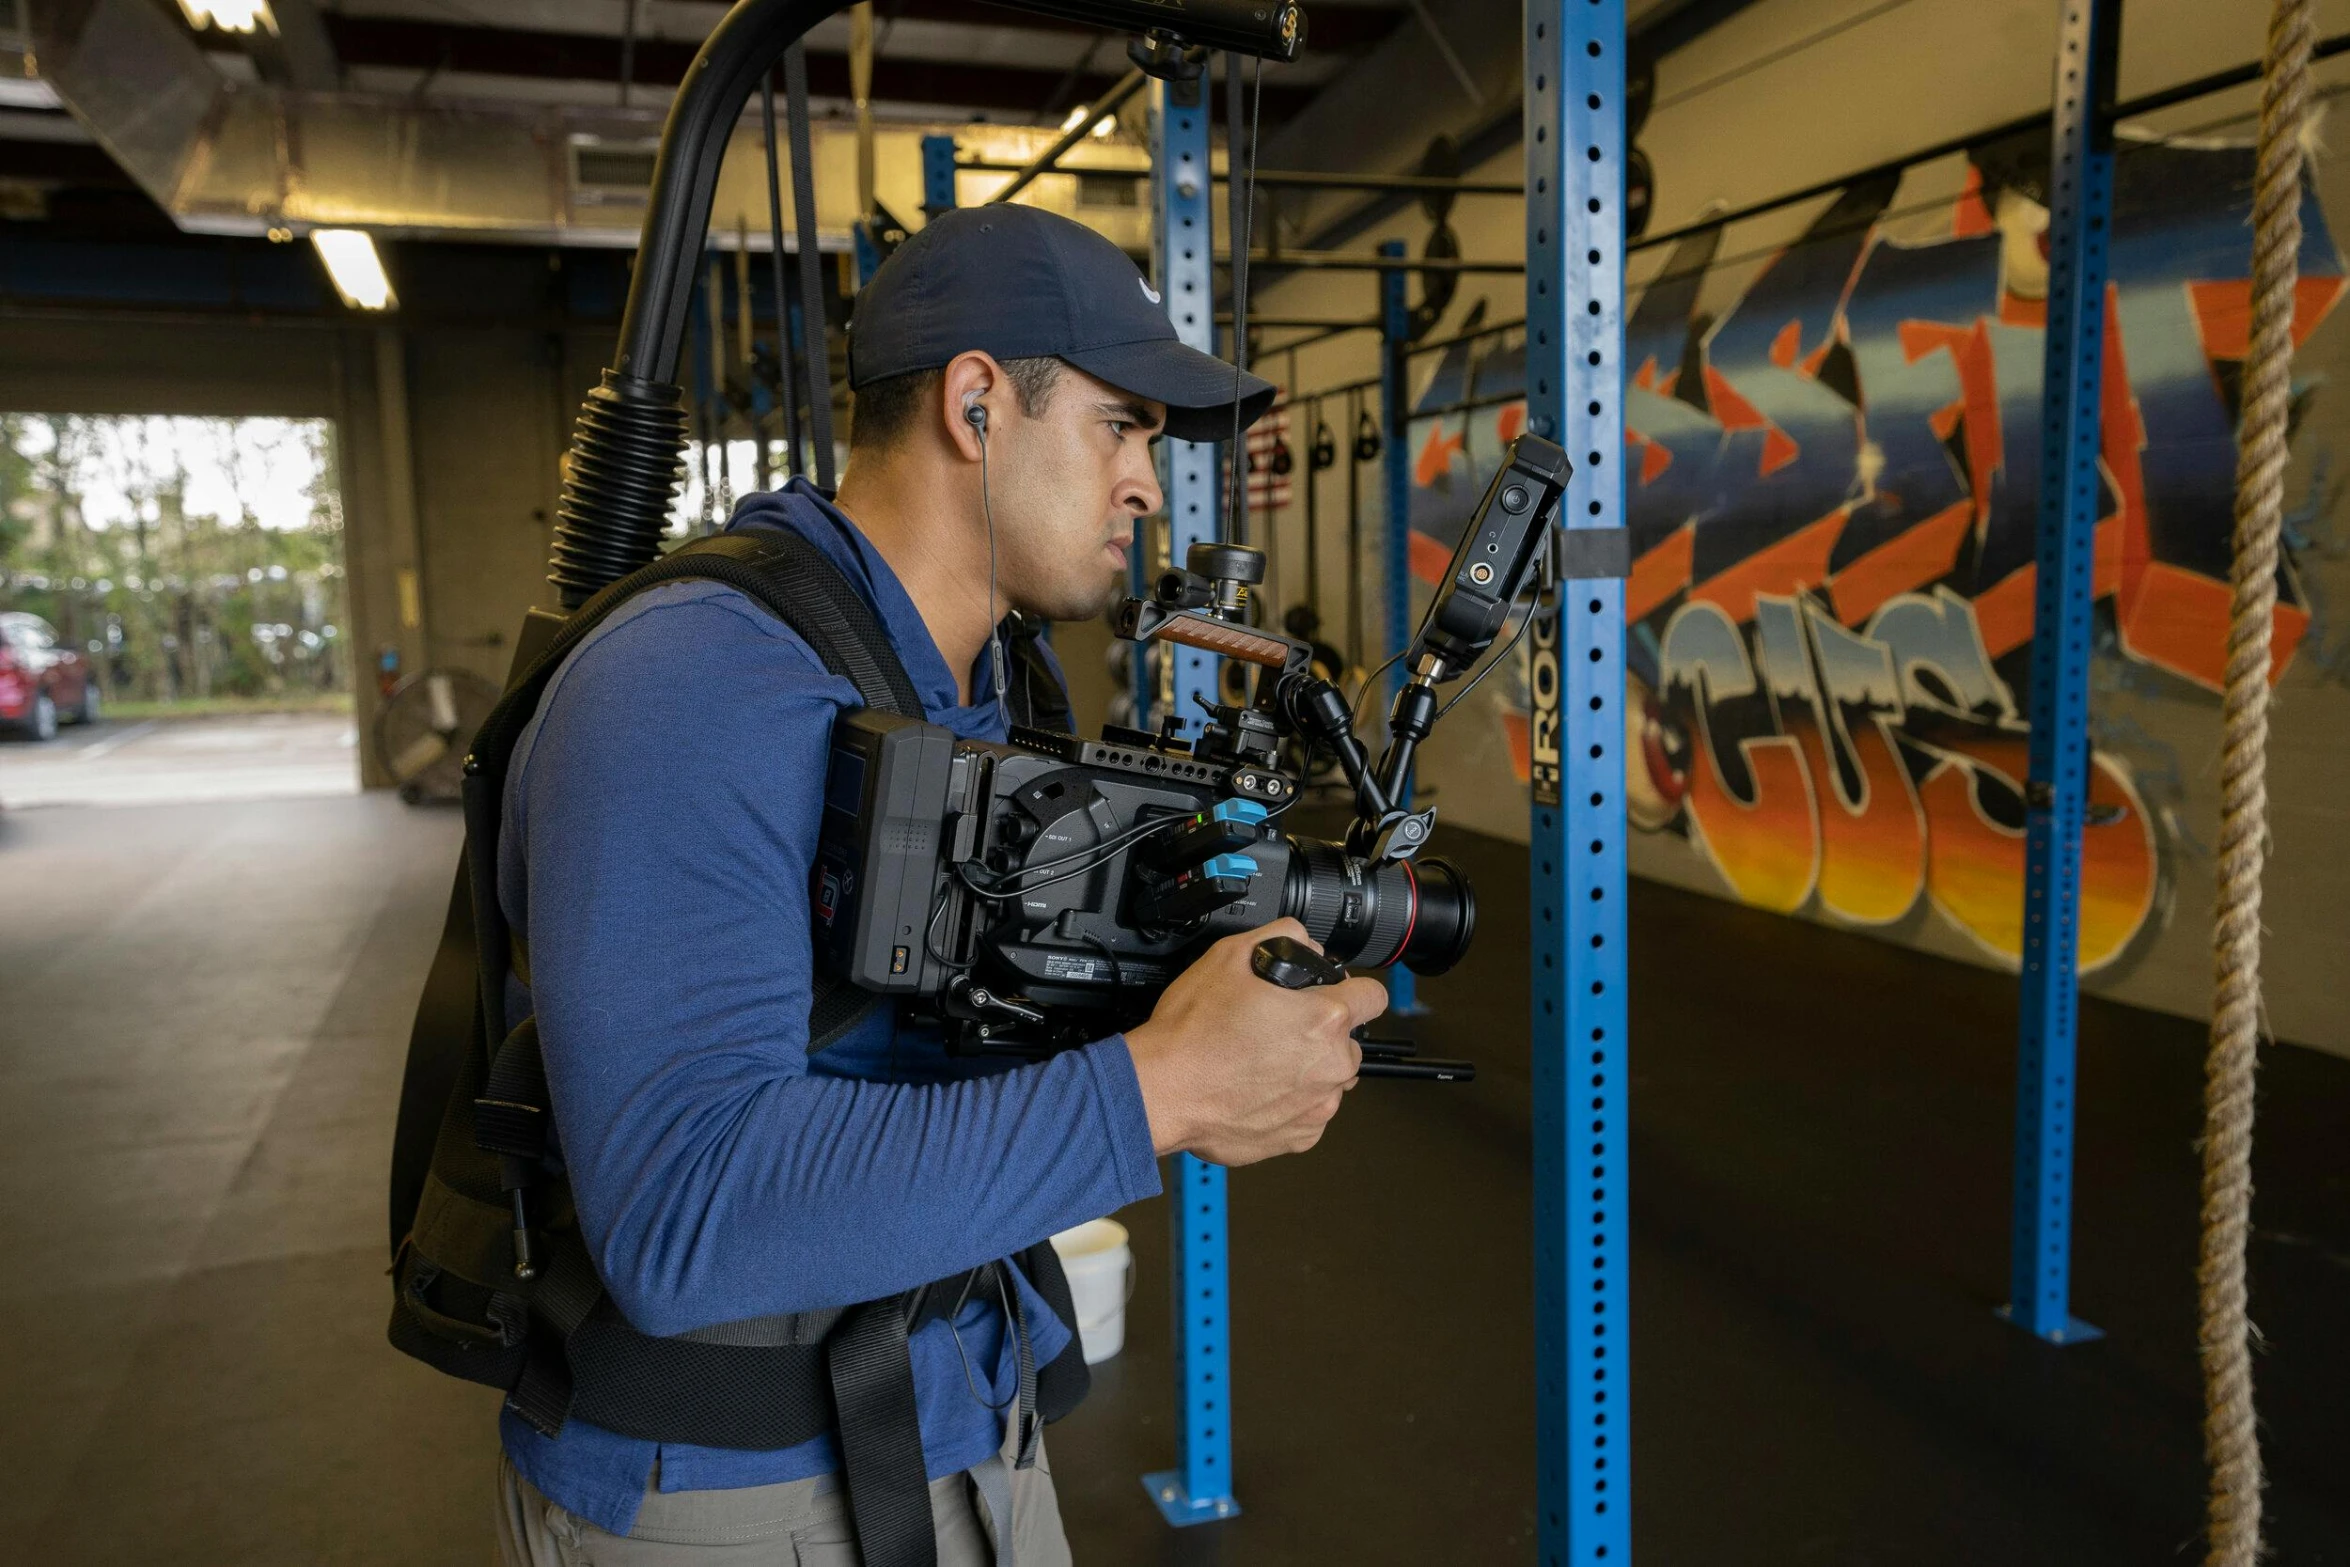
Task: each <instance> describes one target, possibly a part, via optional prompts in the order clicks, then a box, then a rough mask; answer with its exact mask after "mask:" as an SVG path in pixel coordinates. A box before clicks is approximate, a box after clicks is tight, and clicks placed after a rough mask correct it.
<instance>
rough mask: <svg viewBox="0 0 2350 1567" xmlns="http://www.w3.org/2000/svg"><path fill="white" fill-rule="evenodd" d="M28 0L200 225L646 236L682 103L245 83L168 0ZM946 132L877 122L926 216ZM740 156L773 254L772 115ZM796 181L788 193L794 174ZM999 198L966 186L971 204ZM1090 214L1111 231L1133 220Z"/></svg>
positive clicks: (723, 213) (823, 226) (77, 73)
mask: <svg viewBox="0 0 2350 1567" xmlns="http://www.w3.org/2000/svg"><path fill="white" fill-rule="evenodd" d="M4 3H5V0H0V4H4ZM25 5H26V9H27V11H28V13H29V15H28V21H29V23H30V28H29V31H30V33H31V39H32V45H33V59H34V63H35V64H36V66H37V68H38V70H39V72H40V74H41V76H42V77H43V78H44V79H45V80H46V81H47V82H48V83H49V85H50V86H51V87H52V88H54V89H55V91H56V93H57V96H58V98H59V99H60V100H61V101H62V102H63V103H64V104H65V106H66V107H67V108H68V109H70V110H71V111H72V112H73V114H74V115H75V117H76V118H78V119H79V120H80V121H81V122H82V124H83V125H85V126H86V127H87V128H88V129H89V131H90V134H91V135H92V136H93V137H94V138H95V139H96V140H97V141H98V143H99V145H101V146H102V147H104V148H105V150H106V151H107V153H108V154H109V155H111V156H112V157H113V159H114V160H115V162H117V163H118V164H120V165H121V166H122V168H123V169H124V171H125V172H127V173H128V174H129V175H130V176H131V177H132V178H133V179H135V180H136V181H138V183H139V185H140V186H141V187H142V188H143V189H144V190H145V191H146V192H147V194H148V195H149V196H151V197H152V198H153V199H154V200H155V202H156V204H157V205H159V206H161V207H162V208H163V209H164V210H165V211H166V212H168V213H170V214H171V216H172V218H173V219H174V220H175V221H176V222H177V223H178V224H179V226H180V227H181V228H183V229H188V230H191V231H195V232H201V233H215V234H264V233H267V232H268V231H270V230H272V229H291V230H294V231H296V232H303V231H307V230H309V229H313V228H363V229H369V230H372V231H375V232H377V233H381V234H390V235H397V236H410V237H421V238H440V239H477V240H504V241H511V242H515V243H534V244H559V245H588V246H605V245H608V246H634V245H635V244H636V241H637V232H638V228H639V226H640V224H641V223H642V221H643V218H644V206H645V194H646V190H647V188H648V186H649V185H650V183H651V175H652V161H653V152H654V149H655V147H656V146H657V145H658V143H659V141H660V135H661V121H662V118H663V116H664V113H665V110H664V109H661V108H648V109H633V110H631V109H620V108H617V107H614V108H610V109H600V108H593V107H582V106H578V105H556V104H522V103H488V102H484V103H467V102H460V101H456V100H452V99H417V98H413V97H402V96H389V95H383V94H369V93H356V92H304V91H298V90H295V89H291V88H285V87H279V86H274V85H269V84H255V83H251V82H241V81H234V80H231V79H230V78H228V77H226V76H224V75H223V74H222V73H221V72H220V71H218V70H216V69H215V68H214V67H213V65H212V63H211V62H210V61H209V60H208V59H207V58H206V57H205V55H204V52H203V51H202V50H201V49H200V48H198V47H197V45H196V43H195V41H194V39H192V38H191V37H190V36H189V35H188V33H187V32H186V31H185V30H184V29H183V28H182V27H181V26H180V25H179V23H178V21H177V20H176V19H175V18H174V17H173V16H171V15H170V13H169V12H168V11H167V10H166V9H165V8H164V7H163V6H160V5H157V4H156V3H155V0H25ZM942 128H949V127H929V126H899V125H883V126H881V127H879V128H878V130H879V134H878V137H877V145H876V149H875V150H876V159H877V163H878V176H879V194H880V198H881V200H882V202H883V204H884V205H886V206H888V207H889V208H891V209H892V210H894V211H897V212H904V213H913V212H918V211H919V210H921V207H922V163H921V137H922V135H923V134H924V132H925V131H928V130H935V129H942ZM814 129H815V136H814V138H813V140H814V150H815V154H816V181H815V184H816V195H817V225H818V228H819V230H820V232H821V234H822V237H823V245H824V248H826V249H827V250H833V249H846V248H847V247H848V242H849V227H850V224H851V222H852V221H853V220H854V219H855V217H856V216H857V213H856V194H857V170H856V156H857V154H856V140H855V135H854V132H853V131H852V130H851V129H849V128H848V127H846V126H840V127H835V126H832V125H830V124H827V123H826V122H823V121H819V122H818V123H817V124H816V126H815V128H814ZM951 129H952V130H953V131H954V132H955V133H956V134H957V135H959V136H961V137H962V138H963V139H964V141H965V142H966V144H969V145H972V150H974V151H979V152H981V154H982V155H983V156H985V157H987V158H990V159H991V160H993V159H1004V158H1012V159H1019V158H1021V157H1022V156H1023V155H1024V152H1023V149H1024V148H1026V147H1027V145H1028V144H1029V142H1031V141H1033V142H1034V143H1035V144H1036V145H1037V146H1039V147H1041V146H1042V145H1043V144H1044V143H1045V142H1047V141H1050V140H1051V138H1052V134H1053V133H1052V131H1051V129H1050V128H1049V127H1047V128H1045V129H1044V130H1042V131H1041V132H1034V133H1031V132H1028V131H1027V130H1025V129H1024V128H1017V127H985V128H982V127H977V126H970V125H957V126H953V127H951ZM975 134H976V135H977V136H978V137H980V138H981V140H982V141H983V142H984V143H985V146H984V147H982V146H980V145H979V144H977V143H974V135H975ZM731 152H732V155H731V156H730V157H728V159H727V160H726V165H725V169H724V171H723V173H722V174H721V176H720V179H719V185H718V191H717V197H716V200H715V202H714V204H713V206H712V209H711V215H710V228H711V233H712V236H713V239H714V240H715V241H716V242H718V243H720V244H724V243H726V242H727V241H728V240H729V238H731V237H732V236H734V235H737V234H747V236H748V241H749V243H750V244H751V245H753V246H754V247H757V248H764V246H765V243H766V235H767V186H766V170H765V163H764V154H763V152H762V149H761V143H760V137H759V134H758V124H757V118H756V113H755V111H754V113H753V115H752V116H751V118H750V119H749V120H748V122H747V123H746V124H745V125H743V126H740V127H738V128H737V129H736V132H735V137H734V141H733V144H732V148H731ZM783 177H784V184H785V187H786V198H785V199H786V201H787V202H788V201H789V199H790V197H789V185H790V171H789V169H788V168H787V169H785V170H784V171H783ZM971 183H972V185H973V186H977V185H978V183H979V182H978V180H977V179H974V180H973V181H972V182H971ZM1059 183H1064V184H1066V185H1068V186H1069V187H1071V188H1070V189H1069V190H1067V191H1061V190H1049V191H1046V192H1044V193H1042V194H1043V203H1042V204H1045V205H1062V206H1063V207H1064V209H1065V210H1070V211H1071V212H1072V213H1073V214H1074V207H1075V191H1074V186H1075V184H1076V181H1075V180H1074V178H1071V179H1068V180H1066V181H1063V182H1059ZM980 194H981V192H979V191H978V190H976V189H967V190H966V193H965V199H966V200H975V199H978V196H979V195H980ZM787 211H788V208H787ZM1085 216H1086V217H1087V219H1088V221H1092V222H1094V224H1095V226H1097V227H1101V228H1103V229H1104V230H1105V232H1110V231H1111V230H1112V229H1114V228H1116V227H1117V225H1115V224H1112V223H1105V222H1102V221H1100V217H1099V215H1098V214H1095V213H1092V212H1088V213H1087V214H1085ZM1118 216H1124V215H1123V214H1120V215H1118ZM1127 226H1132V227H1135V228H1136V232H1135V233H1133V234H1127V233H1124V232H1110V237H1111V238H1113V239H1116V240H1118V241H1119V242H1120V243H1122V244H1127V245H1129V246H1139V245H1141V244H1143V243H1144V242H1145V238H1146V236H1145V235H1144V234H1143V233H1142V231H1141V228H1140V221H1139V216H1138V218H1137V221H1136V222H1135V223H1132V224H1129V225H1127Z"/></svg>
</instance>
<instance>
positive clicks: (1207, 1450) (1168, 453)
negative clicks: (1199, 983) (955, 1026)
mask: <svg viewBox="0 0 2350 1567" xmlns="http://www.w3.org/2000/svg"><path fill="white" fill-rule="evenodd" d="M1205 98H1206V92H1205V82H1204V80H1194V81H1191V82H1154V83H1153V84H1152V86H1151V99H1150V138H1151V175H1152V178H1151V198H1152V201H1153V203H1154V210H1153V213H1152V217H1153V222H1152V225H1151V227H1152V260H1153V263H1154V271H1155V272H1156V273H1157V276H1158V286H1159V292H1160V295H1161V297H1162V298H1163V300H1164V301H1165V304H1166V307H1167V313H1168V315H1169V316H1170V317H1172V318H1173V320H1174V322H1175V332H1176V335H1177V336H1178V337H1180V338H1181V339H1182V340H1183V341H1184V342H1186V343H1188V344H1190V345H1191V346H1192V347H1193V348H1197V349H1200V350H1201V351H1203V352H1205V353H1211V354H1212V353H1214V352H1215V351H1216V312H1215V309H1214V300H1215V286H1214V285H1215V273H1214V267H1215V244H1214V226H1213V224H1212V222H1211V220H1210V217H1209V207H1208V202H1209V191H1210V184H1211V179H1210V167H1209V162H1208V114H1207V105H1206V102H1205ZM1160 445H1161V447H1162V449H1163V451H1164V453H1165V458H1164V461H1165V464H1166V468H1165V489H1166V494H1167V526H1168V536H1167V546H1168V558H1169V559H1170V560H1172V561H1173V562H1175V563H1176V564H1178V565H1180V564H1181V563H1182V561H1183V557H1184V554H1185V552H1186V551H1187V550H1189V549H1190V548H1191V546H1192V545H1194V544H1198V543H1203V542H1209V541H1213V540H1214V539H1215V537H1216V534H1217V517H1218V511H1219V508H1218V504H1217V485H1216V475H1217V462H1216V448H1215V446H1214V445H1213V444H1212V443H1208V442H1194V441H1177V440H1167V441H1163V442H1161V443H1160ZM1142 554H1143V549H1142V543H1141V540H1139V539H1137V540H1136V544H1135V559H1136V561H1137V562H1140V561H1141V558H1142ZM1165 651H1166V653H1167V655H1169V656H1171V657H1172V658H1173V660H1174V665H1175V667H1174V686H1173V696H1174V701H1173V704H1172V707H1171V708H1170V711H1169V713H1168V714H1166V715H1162V716H1171V717H1176V718H1180V719H1182V720H1184V721H1185V722H1196V721H1197V719H1196V718H1195V716H1194V715H1197V714H1198V713H1199V711H1200V709H1199V703H1198V702H1197V701H1194V700H1193V699H1194V698H1195V697H1197V698H1199V699H1200V700H1202V701H1209V702H1213V701H1214V700H1216V669H1215V660H1214V659H1212V658H1211V657H1209V656H1208V655H1207V654H1205V653H1202V652H1200V651H1198V650H1197V649H1195V648H1185V647H1174V646H1170V647H1168V648H1167V649H1166V650H1165ZM1135 652H1136V655H1137V656H1136V659H1135V667H1136V669H1137V670H1138V671H1139V670H1140V669H1141V668H1142V665H1143V660H1142V658H1141V657H1140V654H1141V652H1142V649H1140V648H1137V649H1135ZM1136 690H1137V696H1138V699H1140V698H1144V697H1147V695H1148V693H1146V692H1144V691H1143V690H1142V683H1141V679H1140V676H1139V674H1138V675H1137V685H1136ZM1137 714H1138V717H1137V722H1138V723H1147V722H1148V718H1147V716H1146V715H1147V704H1146V703H1144V702H1141V701H1139V700H1138V706H1137ZM1167 1213H1168V1222H1169V1224H1170V1226H1171V1233H1172V1240H1173V1243H1174V1244H1173V1253H1172V1269H1171V1271H1172V1273H1173V1280H1172V1289H1173V1312H1172V1319H1173V1323H1174V1352H1175V1467H1174V1468H1172V1469H1165V1470H1160V1471H1158V1472H1157V1473H1154V1474H1147V1475H1144V1476H1143V1477H1142V1483H1143V1486H1144V1488H1145V1489H1146V1490H1148V1491H1149V1492H1150V1495H1151V1500H1152V1501H1153V1502H1155V1503H1157V1504H1158V1508H1159V1511H1160V1512H1162V1513H1164V1514H1165V1515H1166V1518H1167V1521H1168V1522H1169V1523H1171V1524H1176V1525H1183V1524H1195V1523H1209V1522H1213V1521H1214V1520H1216V1519H1219V1518H1230V1517H1233V1516H1234V1515H1236V1514H1237V1513H1238V1512H1239V1511H1240V1503H1239V1501H1238V1499H1237V1498H1235V1496H1234V1495H1233V1490H1232V1420H1231V1410H1232V1392H1231V1381H1232V1376H1231V1371H1232V1355H1231V1334H1230V1332H1229V1328H1230V1296H1229V1293H1228V1291H1227V1287H1226V1267H1225V1262H1226V1257H1225V1251H1226V1248H1225V1234H1224V1169H1223V1167H1222V1166H1221V1165H1214V1164H1209V1163H1208V1162H1207V1161H1205V1160H1203V1159H1195V1158H1193V1157H1192V1156H1191V1155H1190V1154H1177V1155H1176V1156H1175V1174H1174V1179H1173V1182H1172V1185H1171V1189H1170V1190H1169V1191H1168V1193H1167Z"/></svg>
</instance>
